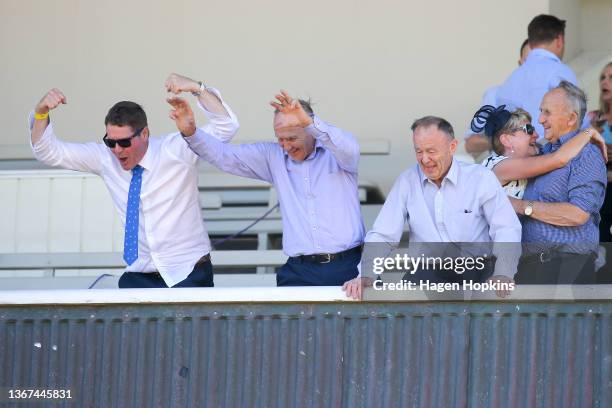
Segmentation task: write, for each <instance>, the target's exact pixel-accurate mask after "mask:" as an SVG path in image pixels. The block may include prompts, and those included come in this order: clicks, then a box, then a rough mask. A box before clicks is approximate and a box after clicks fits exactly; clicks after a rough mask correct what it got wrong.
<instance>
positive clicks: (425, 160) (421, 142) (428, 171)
mask: <svg viewBox="0 0 612 408" xmlns="http://www.w3.org/2000/svg"><path fill="white" fill-rule="evenodd" d="M413 141H414V151H415V153H416V157H417V162H418V163H419V167H421V170H422V171H423V173H424V174H425V176H426V177H427V178H428V179H429V180H431V181H433V182H434V183H436V184H437V185H438V187H439V186H440V185H441V184H442V180H443V179H444V177H445V176H446V174H447V173H448V170H449V169H450V167H451V164H452V163H453V154H454V153H455V150H457V140H455V139H450V138H449V136H448V135H447V134H446V133H444V132H442V131H441V130H439V129H438V127H437V126H435V125H432V126H429V127H418V128H416V129H415V130H414V136H413Z"/></svg>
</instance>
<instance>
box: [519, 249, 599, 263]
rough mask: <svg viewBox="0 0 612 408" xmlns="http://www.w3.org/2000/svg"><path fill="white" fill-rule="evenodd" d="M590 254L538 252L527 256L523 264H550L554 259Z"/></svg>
mask: <svg viewBox="0 0 612 408" xmlns="http://www.w3.org/2000/svg"><path fill="white" fill-rule="evenodd" d="M588 255H590V254H577V253H571V252H561V251H556V250H544V251H542V252H536V253H533V254H529V255H525V256H524V257H523V258H522V259H521V262H523V263H541V264H544V263H548V262H550V261H552V260H554V259H562V258H568V257H576V256H588Z"/></svg>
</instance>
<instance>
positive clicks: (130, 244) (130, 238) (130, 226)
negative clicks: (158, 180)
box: [123, 165, 143, 265]
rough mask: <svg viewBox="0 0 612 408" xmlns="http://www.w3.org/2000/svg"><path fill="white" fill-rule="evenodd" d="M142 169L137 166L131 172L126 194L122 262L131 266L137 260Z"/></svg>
mask: <svg viewBox="0 0 612 408" xmlns="http://www.w3.org/2000/svg"><path fill="white" fill-rule="evenodd" d="M142 170H143V168H142V167H140V166H139V165H137V166H136V167H134V169H133V170H132V181H131V182H130V191H129V193H128V202H127V210H126V212H125V237H124V239H123V260H124V261H125V262H126V263H127V264H128V265H131V264H133V263H134V261H135V260H136V259H138V205H139V203H140V185H141V184H142Z"/></svg>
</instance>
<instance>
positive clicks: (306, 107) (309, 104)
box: [274, 99, 314, 117]
mask: <svg viewBox="0 0 612 408" xmlns="http://www.w3.org/2000/svg"><path fill="white" fill-rule="evenodd" d="M298 102H299V103H300V105H302V109H304V111H305V112H306V113H307V114H308V115H309V116H310V117H313V116H314V111H313V110H312V102H311V101H310V99H308V100H307V101H305V100H304V99H298ZM278 112H280V111H279V110H278V109H275V110H274V114H277V113H278Z"/></svg>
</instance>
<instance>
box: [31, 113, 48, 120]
mask: <svg viewBox="0 0 612 408" xmlns="http://www.w3.org/2000/svg"><path fill="white" fill-rule="evenodd" d="M48 117H49V112H47V113H36V112H34V119H36V120H45V119H47V118H48Z"/></svg>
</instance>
